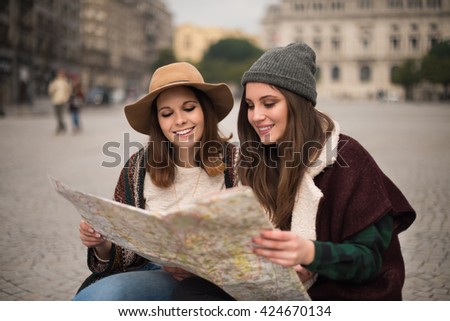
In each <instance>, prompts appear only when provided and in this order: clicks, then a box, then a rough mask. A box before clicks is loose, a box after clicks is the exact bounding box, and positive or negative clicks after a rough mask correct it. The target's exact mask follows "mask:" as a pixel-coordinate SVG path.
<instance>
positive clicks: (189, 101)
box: [158, 100, 200, 112]
mask: <svg viewBox="0 0 450 321" xmlns="http://www.w3.org/2000/svg"><path fill="white" fill-rule="evenodd" d="M189 103H195V104H200V102H199V101H197V100H186V101H185V102H183V104H182V105H181V107H183V106H184V105H186V104H189ZM165 108H169V109H173V108H172V107H170V106H162V107H161V108H158V112H160V111H161V110H163V109H165Z"/></svg>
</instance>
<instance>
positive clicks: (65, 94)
mask: <svg viewBox="0 0 450 321" xmlns="http://www.w3.org/2000/svg"><path fill="white" fill-rule="evenodd" d="M71 93H72V86H71V85H70V83H69V80H68V79H67V77H66V72H65V71H64V70H63V69H59V70H58V73H57V76H56V78H55V79H54V80H53V81H52V82H51V83H50V84H49V86H48V94H49V95H50V99H51V101H52V104H53V106H54V109H55V116H56V121H57V127H56V134H57V135H58V134H62V133H65V132H66V125H65V122H64V110H65V108H66V105H67V102H68V101H69V98H70V95H71Z"/></svg>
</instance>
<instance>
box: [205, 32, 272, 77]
mask: <svg viewBox="0 0 450 321" xmlns="http://www.w3.org/2000/svg"><path fill="white" fill-rule="evenodd" d="M262 53H263V50H262V49H260V48H258V47H256V46H255V45H253V44H252V43H251V42H250V41H248V40H245V39H239V38H227V39H222V40H219V41H218V42H217V43H215V44H213V45H211V46H210V47H209V49H208V50H207V51H206V53H205V55H204V56H203V59H202V61H201V62H200V65H199V70H200V72H201V73H202V74H203V76H204V78H205V80H206V81H210V82H229V83H239V82H240V80H241V77H242V75H243V73H244V72H245V71H246V70H247V69H249V68H250V66H251V65H252V64H253V62H254V61H255V60H256V59H258V58H259V57H260V56H261V54H262Z"/></svg>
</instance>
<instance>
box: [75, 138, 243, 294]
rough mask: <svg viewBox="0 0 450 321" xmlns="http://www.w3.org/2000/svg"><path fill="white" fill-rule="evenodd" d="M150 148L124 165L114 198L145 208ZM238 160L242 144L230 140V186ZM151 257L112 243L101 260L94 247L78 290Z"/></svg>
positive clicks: (227, 163) (226, 176)
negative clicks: (104, 258) (237, 144)
mask: <svg viewBox="0 0 450 321" xmlns="http://www.w3.org/2000/svg"><path fill="white" fill-rule="evenodd" d="M148 152H149V149H148V148H143V149H141V150H139V151H138V152H137V153H135V154H133V155H132V156H131V157H130V159H129V160H128V161H127V163H126V164H125V166H124V168H123V169H122V171H121V173H120V176H119V179H118V182H117V184H116V188H115V191H114V200H115V201H117V202H120V203H124V204H128V205H131V206H135V207H139V208H142V209H144V208H145V198H144V179H145V175H146V174H147V173H146V168H145V160H146V159H147V153H148ZM237 160H238V148H237V147H235V146H234V145H232V144H227V145H226V148H225V157H224V162H225V171H224V183H225V187H226V188H230V187H233V186H235V185H236V184H237V175H236V168H235V164H236V162H237ZM148 262H149V261H148V260H147V259H145V258H143V257H141V256H139V255H137V254H136V253H134V252H132V251H130V250H128V249H125V248H122V247H121V246H118V245H116V244H112V247H111V251H110V260H109V262H107V263H104V262H100V261H99V260H97V259H96V258H95V255H94V251H93V249H92V248H88V251H87V265H88V267H89V269H90V270H91V271H92V274H91V275H90V276H89V277H88V278H87V279H86V280H85V281H84V282H83V283H82V285H81V286H80V288H79V289H78V292H79V291H81V290H82V289H84V288H85V287H87V286H88V285H90V284H92V283H94V282H96V281H98V280H100V279H102V278H104V277H105V276H108V275H113V274H116V273H122V272H127V271H134V270H136V269H139V268H141V267H142V266H144V265H145V264H147V263H148Z"/></svg>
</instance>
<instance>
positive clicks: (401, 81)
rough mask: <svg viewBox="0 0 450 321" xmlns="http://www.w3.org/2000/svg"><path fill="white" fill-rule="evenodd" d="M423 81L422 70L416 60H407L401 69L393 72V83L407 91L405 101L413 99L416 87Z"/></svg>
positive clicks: (398, 68)
mask: <svg viewBox="0 0 450 321" xmlns="http://www.w3.org/2000/svg"><path fill="white" fill-rule="evenodd" d="M421 79H422V76H421V73H420V68H419V65H418V63H417V62H416V61H415V60H412V59H408V60H405V61H404V62H403V63H402V64H401V65H400V66H399V67H397V68H395V69H394V70H393V72H392V82H393V83H394V84H398V85H401V86H402V87H403V89H404V90H405V99H406V100H412V99H413V88H414V85H416V84H417V83H419V82H420V81H421Z"/></svg>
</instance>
